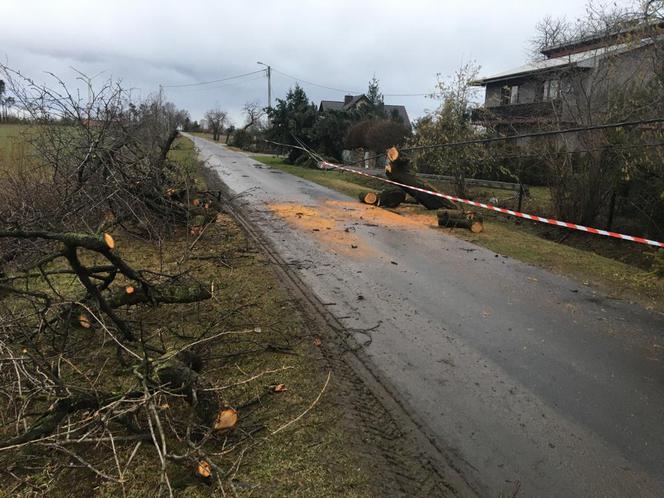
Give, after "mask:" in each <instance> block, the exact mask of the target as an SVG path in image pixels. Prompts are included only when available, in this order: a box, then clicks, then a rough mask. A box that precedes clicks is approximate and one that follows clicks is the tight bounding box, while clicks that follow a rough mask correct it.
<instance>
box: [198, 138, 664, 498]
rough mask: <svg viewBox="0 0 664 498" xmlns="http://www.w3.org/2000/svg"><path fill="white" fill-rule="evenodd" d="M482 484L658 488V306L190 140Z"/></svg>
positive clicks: (427, 426) (661, 387)
mask: <svg viewBox="0 0 664 498" xmlns="http://www.w3.org/2000/svg"><path fill="white" fill-rule="evenodd" d="M194 140H195V142H196V145H197V146H198V148H199V149H200V151H201V156H202V157H203V158H205V159H207V160H208V164H209V165H210V166H212V167H213V168H214V169H216V171H217V172H218V173H219V175H220V177H221V179H222V180H223V181H224V182H225V183H226V184H227V185H228V186H229V188H230V189H231V190H232V191H234V192H235V193H237V194H242V195H241V197H240V198H241V199H242V203H243V206H244V209H245V214H246V215H247V216H248V217H249V219H250V220H251V221H252V222H253V223H255V225H256V226H257V227H258V228H259V229H260V230H262V231H263V233H264V234H265V235H266V237H268V238H269V239H270V241H271V242H272V244H273V245H274V246H275V247H276V248H277V250H278V251H279V252H280V254H281V256H282V257H283V258H284V259H285V260H286V261H288V262H289V264H291V265H293V267H295V268H297V270H298V271H299V273H300V275H301V277H302V279H303V280H304V282H305V283H306V284H307V285H308V286H309V287H310V288H311V290H312V292H314V293H315V294H316V295H317V296H318V298H319V299H320V300H322V301H323V302H325V303H327V304H328V306H329V309H330V310H331V311H332V312H333V313H334V314H335V316H336V317H337V318H339V319H340V320H341V321H342V323H344V324H345V325H346V326H347V327H348V329H349V330H351V331H353V334H354V336H355V339H356V340H357V341H358V342H359V343H360V344H361V345H362V346H363V347H364V349H365V351H366V354H367V356H368V358H369V359H370V361H371V362H372V367H373V368H374V369H375V370H376V371H377V372H378V373H379V374H380V375H382V376H383V378H384V379H385V380H386V381H387V382H388V383H389V385H390V386H391V387H392V389H393V392H395V393H398V396H400V400H401V402H402V403H403V404H404V405H405V406H406V407H407V408H408V410H411V411H412V413H413V414H414V416H415V417H416V418H417V420H418V421H419V423H420V424H421V427H422V429H423V430H424V431H425V432H426V433H427V434H428V436H429V437H430V438H431V439H432V440H433V441H434V442H435V444H436V445H437V446H438V447H439V448H441V449H442V450H443V451H445V452H446V453H447V454H448V455H450V454H451V455H454V457H455V458H456V459H457V462H456V463H457V465H458V468H459V469H460V470H461V471H462V472H463V473H464V476H465V478H466V479H467V480H468V481H469V482H471V483H472V484H473V485H474V486H476V489H478V491H479V493H480V494H481V495H483V496H498V495H499V494H501V493H503V494H504V495H506V496H510V495H511V494H512V493H513V492H514V491H515V490H516V489H519V493H518V495H517V496H519V497H521V496H527V497H531V496H533V497H535V496H536V497H545V496H560V497H575V496H584V497H586V496H602V497H614V496H615V497H621V498H622V497H632V496H664V363H663V360H664V317H663V316H662V315H661V314H656V313H653V312H648V311H646V310H644V309H642V308H640V307H639V306H638V305H634V304H629V303H625V302H621V301H616V300H611V299H608V298H605V297H603V296H601V295H599V294H597V293H595V292H593V291H592V289H590V288H588V287H586V286H584V285H582V284H581V283H578V282H574V281H572V280H569V279H565V278H561V277H558V276H555V275H553V274H551V273H548V272H546V271H543V270H540V269H537V268H534V267H532V266H529V265H526V264H523V263H520V262H518V261H515V260H512V259H509V258H504V257H502V256H498V255H496V254H494V253H492V252H491V251H488V250H486V249H483V248H481V247H477V246H474V245H472V244H469V243H466V242H464V241H461V240H458V239H456V238H454V237H452V236H450V235H448V234H446V233H445V232H444V231H442V230H439V229H436V228H433V227H432V226H429V225H428V223H429V222H430V220H428V219H416V220H411V219H410V218H405V217H403V216H399V215H397V214H393V213H391V212H388V211H385V210H381V209H379V208H373V207H369V206H363V205H361V204H359V203H358V202H357V201H356V200H354V199H350V198H348V197H347V196H344V195H342V194H339V193H337V192H334V191H332V190H330V189H327V188H325V187H322V186H319V185H316V184H314V183H311V182H308V181H305V180H302V179H300V178H296V177H294V176H291V175H288V174H285V173H282V172H280V171H277V170H273V169H270V168H268V167H267V166H264V165H261V164H259V163H257V162H256V161H254V160H252V159H250V158H248V157H247V156H245V155H243V154H239V153H235V152H231V151H229V150H226V149H224V148H223V147H221V146H218V145H216V144H213V143H211V142H208V141H206V140H203V139H199V138H194Z"/></svg>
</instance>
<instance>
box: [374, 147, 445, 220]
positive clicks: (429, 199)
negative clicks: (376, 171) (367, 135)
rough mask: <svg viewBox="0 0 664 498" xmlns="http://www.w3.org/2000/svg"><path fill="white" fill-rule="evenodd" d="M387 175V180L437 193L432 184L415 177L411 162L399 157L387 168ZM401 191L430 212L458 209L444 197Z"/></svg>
mask: <svg viewBox="0 0 664 498" xmlns="http://www.w3.org/2000/svg"><path fill="white" fill-rule="evenodd" d="M385 174H386V175H387V178H389V179H390V180H393V181H395V182H399V183H403V184H405V185H410V186H412V187H417V188H421V189H425V190H430V191H432V192H436V189H435V188H434V187H433V186H432V185H431V184H430V183H428V182H425V181H424V180H421V179H419V178H417V176H415V174H414V173H413V172H412V171H411V169H410V161H408V159H405V158H403V157H399V158H398V159H397V160H395V161H392V162H390V163H389V164H388V165H387V167H386V168H385ZM401 189H402V190H403V191H404V192H406V193H407V194H410V195H411V196H413V197H414V198H415V199H416V200H417V202H419V203H420V204H422V205H423V206H424V207H425V208H427V209H430V210H431V209H440V208H451V209H454V208H455V207H456V205H455V204H454V203H453V202H452V201H449V200H447V199H444V198H442V197H437V196H435V195H431V194H426V193H424V192H420V191H418V190H415V189H412V188H408V187H401Z"/></svg>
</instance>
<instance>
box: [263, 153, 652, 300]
mask: <svg viewBox="0 0 664 498" xmlns="http://www.w3.org/2000/svg"><path fill="white" fill-rule="evenodd" d="M252 158H253V159H255V160H256V161H260V162H262V163H264V164H267V165H269V166H271V167H274V168H277V169H279V170H281V171H285V172H287V173H291V174H293V175H295V176H299V177H301V178H305V179H307V180H310V181H313V182H316V183H318V184H320V185H324V186H326V187H329V188H332V189H334V190H337V191H339V192H343V193H345V194H348V195H350V196H353V197H356V196H357V194H358V193H359V192H361V191H362V190H366V189H368V188H373V189H380V188H383V187H384V185H385V184H384V183H382V182H380V181H376V180H369V179H365V178H362V177H359V176H356V175H352V174H350V173H341V172H338V171H323V170H315V169H308V168H302V167H299V166H294V165H289V164H285V163H284V162H283V160H282V159H281V158H278V157H262V156H252ZM436 186H437V187H440V188H441V190H442V191H448V192H449V191H450V190H449V188H450V186H449V185H447V186H446V185H444V184H440V183H438V184H436ZM530 192H531V198H530V199H528V200H527V201H526V203H524V210H526V211H527V210H532V211H534V212H540V213H541V212H546V211H540V209H542V210H546V207H547V206H550V196H549V193H548V191H547V189H546V188H544V187H535V188H531V190H530ZM469 193H470V194H471V196H473V198H478V197H479V198H482V199H487V198H488V197H490V196H492V195H495V196H496V197H498V198H499V199H500V198H501V196H502V197H505V196H506V195H509V193H507V194H506V191H504V190H503V191H491V190H487V189H484V188H471V189H469ZM514 202H515V201H514ZM410 211H411V212H414V213H419V212H422V211H424V209H423V208H422V209H421V210H418V209H415V210H410ZM484 214H485V216H486V213H484ZM487 218H488V219H487ZM542 229H543V227H542V226H541V225H535V224H528V223H522V224H519V225H516V224H514V223H513V222H510V221H506V220H504V219H502V218H497V217H493V216H488V217H485V231H484V232H483V233H481V234H477V235H476V234H472V233H471V232H467V231H465V230H454V231H450V233H451V234H453V235H455V236H457V237H459V238H463V239H465V240H469V241H470V242H473V243H475V244H478V245H481V246H483V247H486V248H488V249H491V250H492V251H495V252H497V253H499V254H502V255H505V256H509V257H512V258H515V259H518V260H520V261H523V262H525V263H529V264H532V265H535V266H539V267H541V268H544V269H547V270H549V271H552V272H554V273H557V274H559V275H564V276H569V277H571V278H573V279H575V280H577V281H579V282H580V283H582V284H584V283H585V284H587V285H591V286H594V287H596V288H598V289H600V290H601V291H603V292H605V293H607V294H608V295H610V296H614V297H616V298H625V299H630V300H634V301H636V302H639V303H641V304H642V305H643V306H645V307H647V308H651V309H657V310H660V311H664V279H661V278H657V277H656V276H655V275H654V274H652V272H649V271H646V270H644V269H642V268H638V267H636V266H633V265H629V264H625V263H623V262H621V261H619V260H617V259H618V258H619V257H620V255H623V256H624V255H625V254H627V255H628V254H629V252H630V251H632V252H633V251H642V250H643V248H641V247H638V246H634V245H628V244H629V243H627V242H623V241H601V242H607V243H608V244H611V247H610V248H609V249H607V248H606V247H604V248H603V250H604V251H605V252H610V253H611V256H615V258H616V259H611V258H608V257H604V256H601V255H599V254H596V253H595V252H593V251H592V250H583V249H580V248H577V247H571V246H568V245H564V244H559V243H556V242H553V241H551V240H546V239H545V238H543V237H542V234H543V233H544V232H543V230H542ZM547 229H548V227H547ZM588 240H589V239H587V238H585V239H583V240H582V242H584V243H587V241H588ZM590 242H591V244H592V243H594V244H597V242H600V241H597V240H593V239H590ZM590 247H591V248H592V245H591V246H590Z"/></svg>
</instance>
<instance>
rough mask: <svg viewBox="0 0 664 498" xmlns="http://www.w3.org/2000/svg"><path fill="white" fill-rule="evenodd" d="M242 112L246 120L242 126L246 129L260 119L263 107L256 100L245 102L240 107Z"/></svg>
mask: <svg viewBox="0 0 664 498" xmlns="http://www.w3.org/2000/svg"><path fill="white" fill-rule="evenodd" d="M242 112H244V115H245V116H246V119H247V122H246V123H245V125H244V126H243V127H242V129H243V130H248V129H249V128H251V127H253V126H256V124H258V123H259V121H260V119H261V118H262V117H263V116H264V115H265V109H263V108H262V107H261V106H260V104H259V103H258V102H256V101H253V102H247V103H246V104H244V107H242Z"/></svg>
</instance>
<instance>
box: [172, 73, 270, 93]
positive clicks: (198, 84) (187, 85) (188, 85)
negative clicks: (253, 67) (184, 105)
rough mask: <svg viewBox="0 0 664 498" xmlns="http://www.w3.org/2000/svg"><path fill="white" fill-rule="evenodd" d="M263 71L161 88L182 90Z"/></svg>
mask: <svg viewBox="0 0 664 498" xmlns="http://www.w3.org/2000/svg"><path fill="white" fill-rule="evenodd" d="M264 72H265V70H264V69H259V70H258V71H252V72H250V73H244V74H237V75H235V76H227V77H225V78H219V79H217V80H210V81H198V82H196V83H184V84H181V85H162V88H183V87H190V86H201V85H211V84H213V83H221V82H222V81H228V80H235V79H238V78H244V77H246V76H251V75H252V74H258V73H264Z"/></svg>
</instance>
